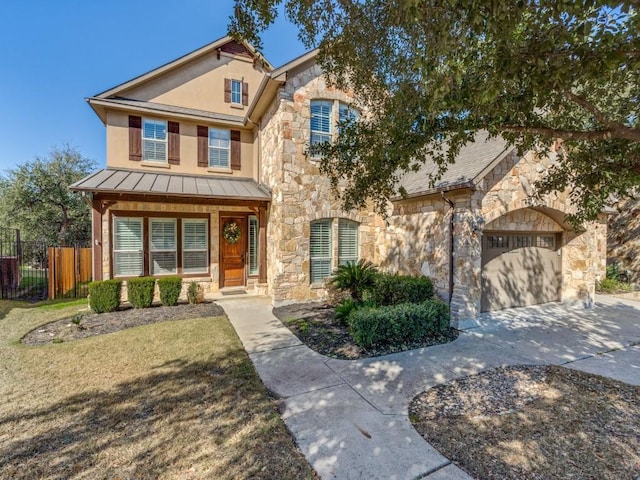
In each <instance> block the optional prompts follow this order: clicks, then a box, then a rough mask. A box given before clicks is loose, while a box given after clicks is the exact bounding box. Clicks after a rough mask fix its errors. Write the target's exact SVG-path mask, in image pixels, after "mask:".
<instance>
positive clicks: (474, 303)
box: [376, 152, 606, 326]
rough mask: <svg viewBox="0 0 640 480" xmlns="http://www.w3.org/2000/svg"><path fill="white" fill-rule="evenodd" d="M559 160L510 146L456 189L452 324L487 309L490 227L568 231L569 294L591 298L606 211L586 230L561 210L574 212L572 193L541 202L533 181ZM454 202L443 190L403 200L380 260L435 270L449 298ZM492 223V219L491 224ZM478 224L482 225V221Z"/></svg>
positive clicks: (393, 266)
mask: <svg viewBox="0 0 640 480" xmlns="http://www.w3.org/2000/svg"><path fill="white" fill-rule="evenodd" d="M551 161H552V160H550V159H548V158H544V159H540V158H538V157H537V156H535V155H533V154H529V155H526V156H525V157H524V158H519V157H518V156H517V155H516V154H515V152H512V153H510V154H508V155H507V156H506V157H505V158H504V159H503V160H502V161H501V162H500V163H499V164H498V165H496V166H495V168H494V169H493V170H492V171H491V172H489V173H488V174H487V175H486V176H485V177H484V179H483V180H482V181H481V182H480V184H479V185H478V188H477V190H475V191H473V192H471V191H470V190H468V191H466V192H465V191H461V192H457V193H454V192H450V193H448V194H446V197H447V198H448V199H449V200H450V201H452V202H453V204H454V207H455V210H454V214H453V215H454V218H453V222H454V276H453V285H454V287H453V293H452V299H451V315H452V324H453V325H454V326H457V325H458V323H459V322H460V321H461V320H464V319H474V318H476V317H477V316H478V314H479V313H480V298H481V273H482V231H483V230H487V231H488V230H515V231H518V230H521V231H536V230H537V231H553V232H559V231H563V234H562V235H563V247H562V266H563V279H562V280H563V281H562V300H563V301H572V300H579V301H582V302H585V303H586V304H590V303H591V301H592V299H593V294H594V291H595V280H596V279H597V278H599V277H601V276H602V275H604V269H605V255H606V252H605V242H606V223H605V218H604V217H602V218H599V219H598V220H597V221H595V222H592V223H591V224H589V225H587V226H586V228H587V229H586V232H584V233H575V232H573V231H564V229H563V228H562V226H561V225H559V224H558V223H557V222H556V221H555V220H554V219H552V218H550V217H549V216H547V215H545V214H544V213H543V212H540V211H537V210H534V209H533V208H531V207H533V206H538V207H541V209H542V210H543V211H544V210H545V209H547V210H546V211H547V212H554V213H555V215H554V218H557V217H560V218H562V217H563V216H564V214H565V213H570V211H571V210H570V209H569V208H567V205H568V199H567V194H566V193H561V194H557V195H550V196H548V197H547V198H545V199H544V200H543V202H542V203H541V204H540V205H537V204H536V203H535V201H534V189H533V184H534V182H535V181H536V179H538V178H539V177H540V176H541V175H542V174H543V173H544V172H545V171H546V169H547V167H548V166H549V164H550V163H551ZM450 215H451V210H450V207H449V206H448V204H447V203H445V201H444V200H443V199H442V197H441V196H439V195H431V196H428V197H421V198H416V199H411V200H404V201H399V202H395V203H394V205H393V211H392V214H391V215H390V217H389V220H388V226H387V227H386V228H379V229H378V231H377V233H378V246H377V252H376V259H377V261H378V262H379V263H380V264H381V265H382V266H383V267H385V268H387V269H389V270H392V271H400V272H404V273H413V274H415V273H422V274H423V275H428V276H430V277H432V278H433V279H434V281H435V285H436V287H437V289H438V291H439V293H440V295H441V296H442V297H443V298H447V297H448V295H449V219H450ZM483 223H484V224H483ZM474 227H475V229H474Z"/></svg>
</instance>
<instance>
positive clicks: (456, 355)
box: [219, 297, 640, 480]
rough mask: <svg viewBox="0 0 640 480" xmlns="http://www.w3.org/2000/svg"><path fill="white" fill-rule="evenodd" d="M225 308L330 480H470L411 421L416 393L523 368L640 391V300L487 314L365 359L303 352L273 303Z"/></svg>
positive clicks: (230, 303) (238, 302)
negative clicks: (430, 342) (433, 342)
mask: <svg viewBox="0 0 640 480" xmlns="http://www.w3.org/2000/svg"><path fill="white" fill-rule="evenodd" d="M219 303H220V304H221V305H222V306H223V308H224V309H225V311H226V312H227V315H228V316H229V319H230V320H231V323H232V324H233V326H234V327H235V329H236V331H237V332H238V335H239V337H240V339H241V340H242V343H243V344H244V347H245V349H246V350H247V352H248V354H249V356H250V358H251V360H252V361H253V363H254V365H255V367H256V370H257V371H258V374H259V375H260V377H261V378H262V381H263V382H264V384H265V385H266V386H267V388H269V389H270V390H271V391H272V392H273V393H274V394H275V395H277V396H278V397H280V398H282V399H283V404H284V409H283V412H282V418H283V419H284V421H285V422H286V424H287V426H288V427H289V429H290V430H291V432H292V433H293V435H294V436H295V438H296V441H297V443H298V445H299V446H300V448H301V450H302V452H303V453H304V455H305V456H306V458H307V460H308V461H309V463H310V464H311V465H312V466H313V467H314V468H315V469H316V471H317V472H318V473H319V474H320V476H321V477H322V478H323V479H340V480H342V479H423V478H424V479H428V480H444V479H450V480H462V479H470V478H471V477H469V476H468V475H467V474H466V473H464V472H463V471H462V470H460V469H459V468H457V467H456V466H455V465H453V464H452V463H451V462H450V461H449V460H447V459H446V458H445V457H443V456H442V455H440V454H439V453H438V452H437V451H436V450H435V449H434V448H433V447H431V445H429V444H428V443H427V442H426V441H424V439H423V438H422V437H421V436H420V435H418V434H417V433H416V432H415V430H414V429H413V427H412V426H411V423H410V422H409V419H408V417H407V412H408V406H409V403H410V401H411V400H412V399H413V397H415V396H416V395H417V394H418V393H420V392H422V391H424V390H426V389H427V388H430V387H432V386H434V385H437V384H439V383H443V382H447V381H450V380H452V379H454V378H457V377H461V376H466V375H471V374H474V373H478V372H480V371H482V370H486V369H489V368H494V367H499V366H506V365H516V364H540V365H542V364H555V365H564V366H566V367H569V368H575V369H578V370H584V371H587V372H592V373H596V374H599V375H605V376H608V377H612V378H616V379H619V380H622V381H625V382H628V383H632V384H635V385H640V303H639V302H633V301H628V300H621V299H617V298H613V297H602V298H598V305H597V306H596V307H595V308H593V309H590V310H584V309H582V308H570V307H566V306H562V305H559V304H551V305H544V306H537V307H526V308H519V309H511V310H505V311H502V312H497V313H493V314H485V315H483V316H482V317H481V319H480V321H479V326H478V327H476V328H473V329H469V330H467V331H464V332H462V333H461V334H460V336H459V338H458V339H457V340H455V341H454V342H452V343H449V344H445V345H437V346H433V347H429V348H423V349H418V350H411V351H408V352H402V353H397V354H392V355H386V356H384V357H378V358H373V359H366V360H356V361H347V360H333V359H329V358H327V357H325V356H323V355H320V354H318V353H315V352H313V351H312V350H310V349H309V348H307V347H306V346H304V345H302V344H301V343H300V341H299V340H298V339H297V337H295V336H294V335H293V334H292V333H291V332H290V331H289V330H288V329H287V328H286V327H284V326H283V325H282V323H280V321H279V320H278V319H276V318H275V317H274V316H273V315H272V313H271V304H270V299H269V298H266V297H242V298H239V297H234V298H225V299H222V300H220V301H219Z"/></svg>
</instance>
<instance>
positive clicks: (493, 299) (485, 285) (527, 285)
mask: <svg viewBox="0 0 640 480" xmlns="http://www.w3.org/2000/svg"><path fill="white" fill-rule="evenodd" d="M564 217H565V214H564V212H562V211H560V210H558V209H554V208H552V207H548V206H537V207H525V208H518V209H515V210H512V211H507V212H505V213H504V214H503V215H500V216H498V217H496V218H493V219H492V220H491V221H489V222H488V223H487V224H485V226H484V232H483V238H482V254H481V255H482V260H481V277H480V282H481V302H480V303H481V305H480V310H481V311H492V310H500V309H503V308H511V307H521V306H526V305H535V304H540V303H548V302H554V301H560V300H561V299H562V289H563V261H562V253H563V247H564V244H563V242H564V232H565V231H566V229H567V225H566V222H565V218H564Z"/></svg>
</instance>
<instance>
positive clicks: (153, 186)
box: [69, 168, 271, 202]
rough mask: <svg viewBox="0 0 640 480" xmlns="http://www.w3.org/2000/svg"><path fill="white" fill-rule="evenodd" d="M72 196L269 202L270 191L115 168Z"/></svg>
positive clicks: (249, 182) (238, 181)
mask: <svg viewBox="0 0 640 480" xmlns="http://www.w3.org/2000/svg"><path fill="white" fill-rule="evenodd" d="M69 189H70V190H72V191H75V192H92V193H115V194H132V195H163V196H171V197H182V198H194V199H195V198H200V199H202V198H216V199H232V200H256V201H261V202H264V201H270V200H271V194H270V192H269V190H268V189H267V188H266V187H265V186H263V185H259V184H258V183H257V182H256V181H255V180H253V179H251V178H226V177H214V176H205V175H180V174H173V173H157V172H141V171H136V170H125V169H118V168H106V169H104V170H99V171H97V172H95V173H92V174H91V175H89V176H87V177H85V178H83V179H82V180H80V181H78V182H76V183H74V184H73V185H71V186H70V187H69Z"/></svg>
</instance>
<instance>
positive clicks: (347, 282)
mask: <svg viewBox="0 0 640 480" xmlns="http://www.w3.org/2000/svg"><path fill="white" fill-rule="evenodd" d="M377 274H378V269H377V268H376V266H375V265H374V264H373V263H371V262H369V261H367V260H363V259H360V260H358V261H357V262H347V263H345V264H343V265H340V266H339V267H338V268H337V269H336V270H335V271H334V272H333V276H332V277H331V281H330V282H331V284H332V285H333V286H334V287H335V288H337V289H339V290H346V291H348V292H349V294H350V295H351V298H352V299H353V300H354V301H355V302H358V303H360V302H362V296H363V294H364V292H365V290H367V289H369V288H371V287H372V286H373V284H374V282H375V278H376V275H377Z"/></svg>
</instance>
